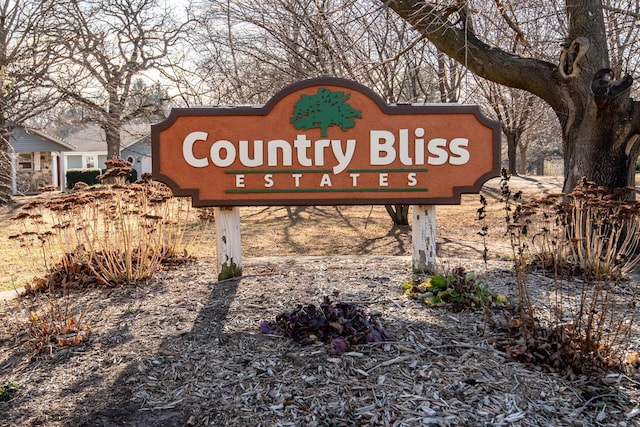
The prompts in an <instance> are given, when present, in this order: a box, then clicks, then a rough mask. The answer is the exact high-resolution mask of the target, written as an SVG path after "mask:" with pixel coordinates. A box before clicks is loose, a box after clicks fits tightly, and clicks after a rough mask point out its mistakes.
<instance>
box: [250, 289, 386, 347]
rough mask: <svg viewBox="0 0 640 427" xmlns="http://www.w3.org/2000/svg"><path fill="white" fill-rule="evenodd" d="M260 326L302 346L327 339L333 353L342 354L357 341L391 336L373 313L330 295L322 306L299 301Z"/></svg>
mask: <svg viewBox="0 0 640 427" xmlns="http://www.w3.org/2000/svg"><path fill="white" fill-rule="evenodd" d="M260 329H261V331H262V333H263V334H275V335H282V336H285V337H289V338H291V339H293V340H294V341H296V342H297V343H299V344H302V345H307V344H313V343H317V342H323V343H324V344H325V348H326V350H327V353H328V354H330V355H339V354H342V353H344V352H345V351H347V350H348V349H349V348H350V347H351V346H354V345H357V344H364V343H371V342H383V341H386V340H387V339H388V335H387V333H386V331H385V330H384V328H383V327H382V326H381V325H380V324H379V323H377V322H375V320H374V319H373V316H372V315H371V314H366V313H365V312H364V310H363V309H362V308H359V307H358V306H357V305H356V304H354V303H352V302H332V301H331V300H330V299H329V297H326V296H325V297H324V301H323V302H322V304H320V307H319V308H318V307H316V306H315V305H313V304H309V305H302V304H299V305H298V306H297V307H296V308H295V309H293V310H289V311H285V312H284V313H281V314H279V315H277V316H276V319H275V322H270V321H268V320H264V321H262V322H261V323H260Z"/></svg>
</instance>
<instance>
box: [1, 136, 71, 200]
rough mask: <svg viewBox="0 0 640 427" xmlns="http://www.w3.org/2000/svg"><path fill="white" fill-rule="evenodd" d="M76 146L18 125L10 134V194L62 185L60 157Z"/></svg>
mask: <svg viewBox="0 0 640 427" xmlns="http://www.w3.org/2000/svg"><path fill="white" fill-rule="evenodd" d="M74 148H75V147H73V146H72V145H70V144H69V143H67V142H64V141H62V140H60V139H57V138H54V137H52V136H49V135H46V134H44V133H42V132H40V131H37V130H35V129H30V128H27V127H17V128H15V129H14V130H13V132H12V133H11V136H10V137H9V158H10V160H11V179H10V182H11V194H12V195H19V194H29V193H37V192H38V191H40V189H41V188H43V187H47V186H53V187H55V188H56V189H59V190H62V189H63V188H64V175H65V170H66V168H65V167H64V164H63V161H62V159H63V156H64V154H65V153H68V152H70V151H72V150H74Z"/></svg>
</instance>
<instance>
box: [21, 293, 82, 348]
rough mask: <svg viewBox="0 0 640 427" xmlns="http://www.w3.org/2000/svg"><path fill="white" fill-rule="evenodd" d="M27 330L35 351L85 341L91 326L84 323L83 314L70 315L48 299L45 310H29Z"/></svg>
mask: <svg viewBox="0 0 640 427" xmlns="http://www.w3.org/2000/svg"><path fill="white" fill-rule="evenodd" d="M28 332H29V335H30V337H31V343H32V344H33V346H34V347H35V349H36V350H37V351H43V350H47V349H48V350H49V352H50V353H51V354H52V353H53V347H54V346H58V347H67V346H76V345H79V344H82V343H86V342H87V341H88V339H89V337H90V334H91V326H90V325H89V324H88V323H85V322H84V320H83V316H72V315H71V314H70V313H69V312H68V311H67V310H65V309H63V308H62V307H61V305H60V304H59V303H58V302H57V301H50V303H49V304H48V310H47V311H46V312H42V313H37V312H36V311H34V310H31V311H30V312H29V327H28Z"/></svg>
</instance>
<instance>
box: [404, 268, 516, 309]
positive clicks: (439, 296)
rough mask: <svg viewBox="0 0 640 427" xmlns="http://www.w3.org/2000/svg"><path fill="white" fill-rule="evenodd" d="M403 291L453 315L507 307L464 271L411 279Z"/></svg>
mask: <svg viewBox="0 0 640 427" xmlns="http://www.w3.org/2000/svg"><path fill="white" fill-rule="evenodd" d="M402 287H403V289H404V292H405V294H406V295H407V296H409V297H410V298H413V299H417V300H419V301H423V302H424V303H425V304H428V305H435V306H445V305H446V306H448V307H450V308H451V309H452V310H453V311H462V310H465V309H471V310H481V309H484V308H490V307H495V306H504V305H505V304H506V303H507V297H506V296H505V295H503V294H498V293H496V292H495V291H493V290H491V289H489V288H487V287H485V286H484V285H483V284H482V281H480V280H478V278H477V277H476V275H475V274H474V273H473V272H467V271H465V269H464V268H463V267H458V268H455V269H454V270H453V271H452V272H451V274H447V275H441V274H440V275H435V276H431V277H427V278H425V279H421V280H419V279H410V280H408V281H406V282H405V283H404V284H403V285H402Z"/></svg>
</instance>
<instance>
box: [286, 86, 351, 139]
mask: <svg viewBox="0 0 640 427" xmlns="http://www.w3.org/2000/svg"><path fill="white" fill-rule="evenodd" d="M350 96H351V95H349V94H348V93H344V92H332V91H330V90H329V89H327V88H324V87H321V88H320V89H318V92H316V94H315V95H302V96H301V97H300V99H299V100H298V102H296V105H295V108H294V111H293V116H292V117H291V119H290V120H289V121H290V122H291V123H292V124H293V125H294V126H295V128H296V129H304V130H307V129H320V130H321V135H322V136H327V128H328V127H329V126H340V129H342V130H343V131H345V130H347V129H351V128H352V127H354V126H355V124H356V122H355V121H354V120H353V119H354V118H359V119H361V118H362V112H361V111H360V110H356V109H355V108H353V107H352V106H351V105H349V104H347V100H348V99H349V97H350Z"/></svg>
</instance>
